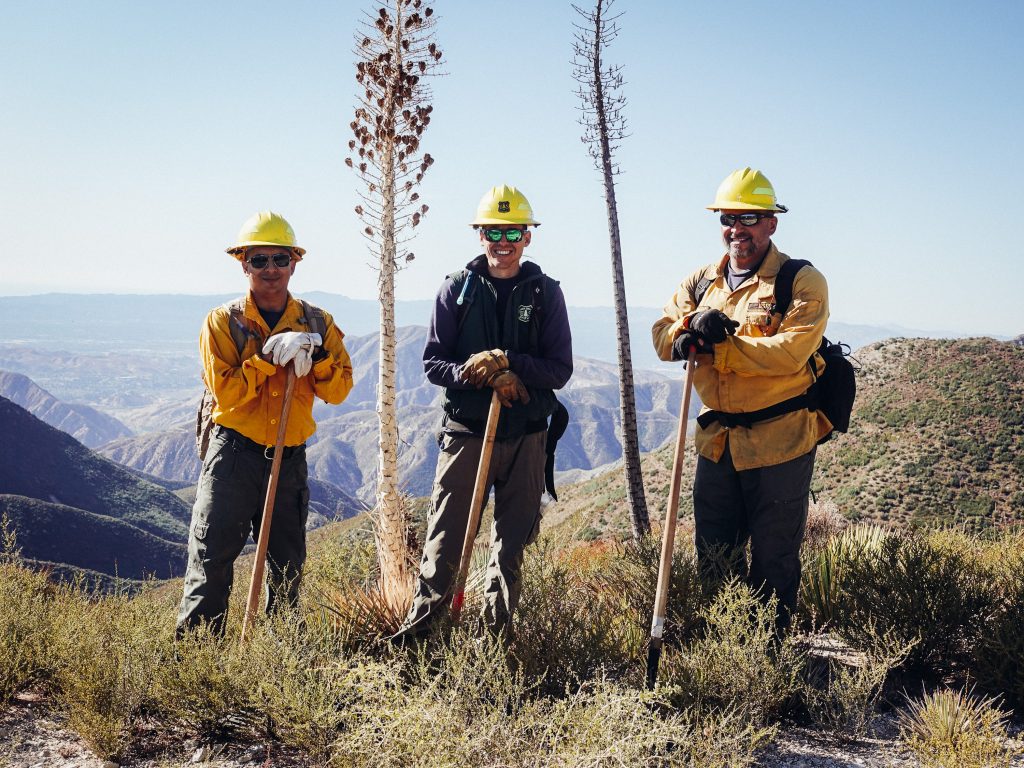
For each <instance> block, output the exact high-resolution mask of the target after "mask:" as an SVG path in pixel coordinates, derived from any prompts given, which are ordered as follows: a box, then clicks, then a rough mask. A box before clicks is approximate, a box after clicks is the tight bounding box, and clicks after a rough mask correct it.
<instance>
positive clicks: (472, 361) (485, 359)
mask: <svg viewBox="0 0 1024 768" xmlns="http://www.w3.org/2000/svg"><path fill="white" fill-rule="evenodd" d="M505 370H508V358H507V357H505V353H504V352H502V351H501V350H500V349H489V350H486V351H484V352H477V353H476V354H475V355H472V356H470V358H469V360H467V361H466V362H464V363H463V364H462V368H461V370H460V371H459V376H460V377H461V378H462V380H463V381H467V382H469V383H470V384H472V385H473V386H474V387H476V388H477V389H480V387H484V386H487V385H488V384H490V382H491V379H493V378H494V377H495V376H496V375H497V374H498V373H499V372H501V371H505Z"/></svg>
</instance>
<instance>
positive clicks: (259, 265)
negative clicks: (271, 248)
mask: <svg viewBox="0 0 1024 768" xmlns="http://www.w3.org/2000/svg"><path fill="white" fill-rule="evenodd" d="M271 259H273V260H274V266H276V267H280V268H281V269H284V268H285V267H287V266H288V265H289V264H291V263H292V255H291V254H290V253H275V254H274V255H273V256H268V255H267V254H265V253H258V254H256V255H255V256H250V257H249V258H248V259H247V261H248V262H249V266H251V267H252V268H253V269H266V268H267V265H268V264H269V263H270V260H271Z"/></svg>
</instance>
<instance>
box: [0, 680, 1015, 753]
mask: <svg viewBox="0 0 1024 768" xmlns="http://www.w3.org/2000/svg"><path fill="white" fill-rule="evenodd" d="M0 734H2V737H0V766H3V768H119V765H120V766H122V767H123V768H178V767H179V766H180V767H181V768H191V767H192V766H200V767H202V768H271V767H272V768H299V767H300V766H304V765H306V763H305V762H304V760H303V758H302V756H301V755H297V754H295V753H290V752H288V751H287V750H283V749H282V748H281V747H280V745H277V744H274V743H256V744H253V743H233V742H232V743H211V742H200V741H197V740H196V739H194V738H185V737H183V738H182V739H181V740H180V741H175V740H174V739H173V737H170V738H169V737H167V736H161V737H160V739H159V740H157V739H154V740H153V741H152V742H150V743H148V744H146V745H145V747H144V750H143V751H142V752H140V753H138V754H132V755H129V756H127V757H126V758H124V760H123V762H122V763H120V764H118V763H113V762H104V761H102V760H99V759H97V758H96V757H94V756H93V755H92V753H90V752H89V749H88V748H87V747H86V746H85V744H83V743H82V741H81V739H79V738H78V736H76V735H75V734H74V733H73V732H72V731H70V730H69V729H68V727H67V725H66V723H65V722H64V721H63V719H62V718H61V717H60V716H59V715H57V714H55V713H54V712H52V711H50V710H49V709H48V708H47V706H46V704H45V702H43V701H41V700H40V699H39V697H35V696H31V695H26V696H21V697H19V698H18V699H16V700H15V702H14V703H13V704H12V706H10V707H9V708H8V709H7V710H6V711H5V712H4V713H3V714H2V715H0ZM897 735H898V729H897V726H896V722H895V719H894V718H893V717H892V716H891V715H881V716H879V717H878V718H877V719H876V721H875V723H874V724H873V727H872V733H871V735H870V736H869V737H867V738H865V739H862V740H860V741H857V742H854V743H843V742H840V741H838V740H836V739H835V738H833V737H830V736H827V735H825V734H822V733H820V732H816V731H813V730H810V729H805V728H794V729H791V730H788V731H785V732H783V733H781V734H780V735H779V738H778V739H777V741H776V743H775V744H774V745H773V746H772V747H771V748H769V749H768V750H766V751H765V752H764V753H762V755H761V758H760V760H759V761H758V763H757V765H758V766H759V768H854V767H855V766H857V767H861V766H863V767H865V768H876V767H878V768H889V767H892V768H917V767H918V766H919V765H920V763H918V761H917V760H915V759H913V758H912V757H911V756H909V755H908V754H907V753H906V752H905V751H903V750H902V749H901V747H900V745H899V741H898V738H897ZM1020 735H1021V734H1020V733H1017V738H1015V742H1016V743H1017V746H1022V745H1024V742H1021V741H1020V740H1019V737H1020ZM1014 765H1015V766H1024V760H1018V761H1017V762H1015V763H1014Z"/></svg>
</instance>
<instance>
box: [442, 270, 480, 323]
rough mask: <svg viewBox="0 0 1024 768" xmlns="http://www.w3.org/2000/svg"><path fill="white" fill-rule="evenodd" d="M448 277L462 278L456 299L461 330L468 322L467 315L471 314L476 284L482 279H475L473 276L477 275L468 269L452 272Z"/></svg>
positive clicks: (453, 278)
mask: <svg viewBox="0 0 1024 768" xmlns="http://www.w3.org/2000/svg"><path fill="white" fill-rule="evenodd" d="M448 277H450V278H451V279H452V280H458V279H459V278H460V277H461V278H462V290H461V291H459V298H457V299H456V300H455V306H456V312H457V313H458V329H459V330H460V331H461V330H462V326H463V325H464V324H465V322H466V317H468V315H469V305H470V304H472V303H473V297H474V294H475V293H476V284H477V283H478V282H480V281H479V279H477V280H474V279H473V278H474V277H476V276H475V275H474V274H473V273H472V272H471V271H470V270H468V269H463V270H460V271H458V272H452V273H451V274H450V275H448Z"/></svg>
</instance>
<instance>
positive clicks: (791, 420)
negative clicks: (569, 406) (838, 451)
mask: <svg viewBox="0 0 1024 768" xmlns="http://www.w3.org/2000/svg"><path fill="white" fill-rule="evenodd" d="M708 209H709V210H712V211H716V212H718V214H719V223H720V224H721V232H722V240H723V242H724V245H725V247H726V249H727V253H726V254H725V255H723V256H722V257H721V258H720V259H719V260H718V261H716V262H714V263H712V264H709V265H707V266H705V267H702V268H701V269H699V270H697V271H695V272H693V273H692V274H691V275H690V276H689V277H687V278H686V279H685V280H684V281H683V283H682V285H680V286H679V288H678V289H677V290H676V293H675V295H674V296H673V297H672V299H671V300H670V301H669V303H668V304H666V305H665V309H664V315H663V316H662V317H661V318H660V319H659V320H658V321H657V322H656V323H655V324H654V328H653V336H654V347H655V349H656V350H657V352H658V356H659V357H660V358H661V359H662V360H686V359H687V358H688V356H689V353H690V351H691V350H694V349H695V350H696V358H695V363H696V368H695V370H694V378H693V382H694V387H695V388H696V390H697V394H699V395H700V399H701V401H702V402H703V403H704V409H703V411H702V412H701V414H700V415H699V416H698V417H697V429H696V432H695V435H694V442H695V444H696V449H697V454H698V458H697V472H696V477H695V479H694V485H693V510H694V527H695V538H696V544H697V556H698V560H699V562H700V564H701V568H702V573H703V574H704V575H705V577H706V579H707V580H710V574H713V573H715V572H716V571H717V568H716V567H715V566H716V565H717V563H715V560H716V558H717V556H718V555H719V554H720V553H721V554H724V555H725V557H726V558H727V562H726V566H727V567H728V568H729V569H731V570H733V571H734V572H735V573H737V575H739V576H741V577H746V579H747V582H748V583H749V584H750V586H751V587H753V588H754V589H756V590H758V591H759V592H760V594H761V595H762V596H763V597H765V598H768V597H770V596H772V595H775V596H776V597H777V598H778V608H777V625H778V629H779V631H780V632H781V631H782V630H784V629H785V628H786V627H787V626H788V624H789V620H790V615H791V614H792V612H793V611H794V610H795V609H796V600H797V592H798V590H799V587H800V545H801V543H802V541H803V535H804V527H805V524H806V521H807V506H808V505H807V500H808V492H809V490H810V484H811V474H812V472H813V470H814V454H815V448H816V446H817V444H818V442H819V441H820V440H822V439H823V438H824V437H826V436H827V435H828V434H829V433H830V432H831V431H832V424H831V423H830V422H829V420H828V418H827V417H826V416H825V414H824V413H822V412H821V411H820V410H818V409H817V408H816V407H815V405H814V403H813V400H812V398H810V396H809V395H808V390H809V389H810V387H811V385H812V384H813V383H814V381H815V377H816V376H817V375H818V374H820V373H821V372H822V371H823V370H824V362H823V360H822V358H821V356H820V355H819V354H817V349H818V345H819V344H820V343H821V340H822V336H823V335H824V333H825V324H826V322H827V321H828V285H827V284H826V282H825V278H824V276H823V275H822V274H821V273H820V272H819V271H818V270H816V269H815V268H814V267H813V266H811V265H810V264H809V263H804V262H795V261H792V260H791V259H790V258H789V257H788V256H787V255H786V254H784V253H782V252H780V251H779V249H778V248H776V247H775V244H774V243H773V242H772V235H774V234H775V230H776V228H777V227H778V218H777V215H776V214H779V213H785V212H786V207H785V206H784V205H780V204H779V203H778V202H776V199H775V189H774V188H773V187H772V185H771V182H769V181H768V179H767V178H766V177H765V176H764V174H763V173H761V172H760V171H756V170H752V169H750V168H743V169H741V170H738V171H734V172H733V173H731V174H730V175H729V176H728V177H727V178H726V179H725V181H723V182H722V184H721V185H720V186H719V188H718V193H717V195H716V196H715V202H714V203H713V204H712V205H710V206H708ZM787 263H789V266H786V265H787ZM793 267H797V268H798V269H797V270H796V271H795V273H794V271H793V270H792V269H791V268H793ZM787 276H788V277H787ZM787 285H788V286H789V287H790V288H791V291H789V294H790V295H789V297H788V306H782V305H783V304H785V303H786V301H787V299H786V297H784V294H785V293H786V291H785V286H787ZM812 365H813V366H814V372H813V373H812V368H811V366H812ZM748 542H749V544H750V563H749V566H748V564H747V559H746V546H747V543H748Z"/></svg>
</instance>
